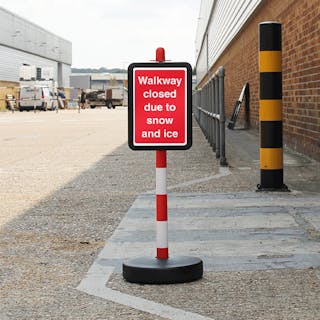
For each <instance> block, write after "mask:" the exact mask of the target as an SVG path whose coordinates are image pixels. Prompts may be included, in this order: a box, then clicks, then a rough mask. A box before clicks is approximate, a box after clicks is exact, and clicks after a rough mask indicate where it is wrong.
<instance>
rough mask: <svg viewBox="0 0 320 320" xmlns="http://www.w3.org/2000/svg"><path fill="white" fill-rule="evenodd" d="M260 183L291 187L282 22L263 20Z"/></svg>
mask: <svg viewBox="0 0 320 320" xmlns="http://www.w3.org/2000/svg"><path fill="white" fill-rule="evenodd" d="M259 44H260V48H259V72H260V115H259V117H260V184H258V191H287V190H288V188H287V186H286V185H284V184H283V144H282V63H281V24H280V23H278V22H262V23H260V24H259Z"/></svg>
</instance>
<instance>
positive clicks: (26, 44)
mask: <svg viewBox="0 0 320 320" xmlns="http://www.w3.org/2000/svg"><path fill="white" fill-rule="evenodd" d="M57 23H58V22H57ZM0 43H1V44H2V45H5V46H7V47H11V48H15V49H18V50H21V51H25V52H29V53H31V54H35V55H38V56H41V57H44V58H47V59H51V60H55V61H59V62H62V63H65V64H68V65H71V63H72V44H71V42H70V41H68V40H65V39H63V38H61V37H59V36H57V35H55V34H53V33H51V32H50V31H47V30H45V29H44V28H42V27H40V26H38V25H36V24H34V23H32V22H31V21H28V20H26V19H24V18H22V17H19V16H17V15H16V14H14V13H13V12H10V11H8V10H6V9H4V8H2V7H0Z"/></svg>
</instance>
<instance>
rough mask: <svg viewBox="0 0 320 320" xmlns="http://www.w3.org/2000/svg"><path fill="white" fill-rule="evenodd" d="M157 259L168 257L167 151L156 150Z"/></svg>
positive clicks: (160, 57) (160, 54) (161, 54)
mask: <svg viewBox="0 0 320 320" xmlns="http://www.w3.org/2000/svg"><path fill="white" fill-rule="evenodd" d="M165 60H166V58H165V50H164V48H157V50H156V61H158V62H164V61H165ZM156 223H157V227H156V230H157V256H156V257H157V259H168V258H169V249H168V199H167V151H166V150H156Z"/></svg>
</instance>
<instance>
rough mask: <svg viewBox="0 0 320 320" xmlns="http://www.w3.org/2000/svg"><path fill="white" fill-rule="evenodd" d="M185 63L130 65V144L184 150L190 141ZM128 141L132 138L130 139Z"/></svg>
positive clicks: (187, 79) (187, 84)
mask: <svg viewBox="0 0 320 320" xmlns="http://www.w3.org/2000/svg"><path fill="white" fill-rule="evenodd" d="M189 66H190V65H189V64H186V63H162V64H150V63H145V64H143V63H141V64H132V65H130V67H129V77H128V79H129V122H131V128H130V124H129V128H130V129H129V145H130V147H132V148H133V149H161V147H163V148H164V149H187V148H188V147H190V144H191V121H190V120H191V114H190V113H191V98H190V96H191V95H190V93H191V92H189V91H191V67H189ZM130 140H131V141H130Z"/></svg>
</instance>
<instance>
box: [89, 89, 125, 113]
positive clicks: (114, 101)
mask: <svg viewBox="0 0 320 320" xmlns="http://www.w3.org/2000/svg"><path fill="white" fill-rule="evenodd" d="M86 99H87V102H88V104H89V105H90V107H91V108H95V107H98V106H99V107H102V106H106V107H107V108H108V109H111V108H113V109H115V107H116V106H121V105H122V103H123V98H122V96H121V95H119V94H118V91H117V90H116V89H107V90H94V91H92V90H91V91H89V92H87V93H86Z"/></svg>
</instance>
